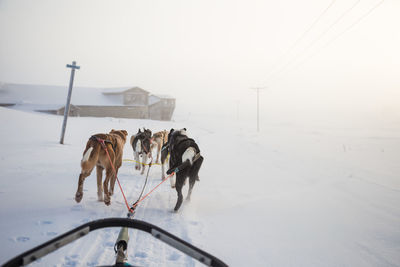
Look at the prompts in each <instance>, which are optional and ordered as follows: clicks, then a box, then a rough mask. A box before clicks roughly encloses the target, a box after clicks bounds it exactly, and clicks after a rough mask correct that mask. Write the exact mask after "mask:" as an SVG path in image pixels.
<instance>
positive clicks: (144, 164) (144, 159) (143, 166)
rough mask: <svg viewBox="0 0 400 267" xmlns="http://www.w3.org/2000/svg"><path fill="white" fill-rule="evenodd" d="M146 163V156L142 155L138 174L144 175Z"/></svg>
mask: <svg viewBox="0 0 400 267" xmlns="http://www.w3.org/2000/svg"><path fill="white" fill-rule="evenodd" d="M146 163H147V154H145V153H144V154H142V172H141V173H140V174H144V169H145V168H146Z"/></svg>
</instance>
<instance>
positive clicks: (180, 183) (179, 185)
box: [174, 173, 186, 212]
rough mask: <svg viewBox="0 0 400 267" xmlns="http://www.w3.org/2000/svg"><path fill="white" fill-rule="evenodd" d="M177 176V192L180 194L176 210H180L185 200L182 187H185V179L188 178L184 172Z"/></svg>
mask: <svg viewBox="0 0 400 267" xmlns="http://www.w3.org/2000/svg"><path fill="white" fill-rule="evenodd" d="M176 176H177V177H176V187H175V188H176V192H177V194H178V200H177V201H176V205H175V208H174V211H175V212H177V211H178V210H179V208H180V207H181V205H182V202H183V194H182V187H183V182H184V179H185V178H186V177H185V176H183V175H182V174H179V173H178V174H177V175H176Z"/></svg>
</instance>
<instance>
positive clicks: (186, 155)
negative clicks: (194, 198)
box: [161, 128, 204, 211]
mask: <svg viewBox="0 0 400 267" xmlns="http://www.w3.org/2000/svg"><path fill="white" fill-rule="evenodd" d="M168 152H169V153H170V158H169V167H170V168H169V170H168V171H167V174H171V173H173V172H175V175H176V183H175V188H176V192H177V193H178V200H177V202H176V205H175V208H174V210H175V211H178V209H179V208H180V206H181V205H182V201H183V195H182V187H183V185H184V184H185V181H186V178H189V191H188V195H187V199H188V200H190V196H191V195H192V190H193V186H194V184H195V182H196V180H199V170H200V167H201V164H202V163H203V160H204V158H203V156H201V155H200V149H199V147H198V146H197V144H196V142H195V141H194V140H193V139H191V138H189V137H188V136H187V134H186V128H183V129H181V130H174V129H171V131H170V132H169V134H168V143H167V144H166V145H164V149H163V151H162V152H161V161H163V160H165V159H166V155H167V154H168Z"/></svg>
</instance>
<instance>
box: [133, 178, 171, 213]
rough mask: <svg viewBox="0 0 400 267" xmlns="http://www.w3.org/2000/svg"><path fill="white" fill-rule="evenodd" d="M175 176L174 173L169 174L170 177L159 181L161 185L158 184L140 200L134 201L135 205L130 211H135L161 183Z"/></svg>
mask: <svg viewBox="0 0 400 267" xmlns="http://www.w3.org/2000/svg"><path fill="white" fill-rule="evenodd" d="M174 174H175V172H173V173H171V174H170V175H168V176H167V177H165V178H164V180H162V181H161V183H159V184H158V185H157V186H156V187H154V188H153V189H152V190H150V192H148V193H147V194H146V195H144V197H142V198H141V199H139V200H138V201H136V203H135V204H133V205H132V209H135V208H136V207H137V206H138V205H139V203H140V202H142V201H143V200H144V199H145V198H146V197H148V196H149V195H150V194H151V193H152V192H153V191H154V190H156V189H157V187H159V186H160V185H161V184H162V183H164V182H165V181H166V180H168V179H169V178H171V177H172V176H173V175H174Z"/></svg>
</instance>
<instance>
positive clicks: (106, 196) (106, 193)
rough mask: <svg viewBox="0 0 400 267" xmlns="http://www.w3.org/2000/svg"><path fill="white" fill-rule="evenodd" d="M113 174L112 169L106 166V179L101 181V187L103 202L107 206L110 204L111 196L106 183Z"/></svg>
mask: <svg viewBox="0 0 400 267" xmlns="http://www.w3.org/2000/svg"><path fill="white" fill-rule="evenodd" d="M113 175H114V171H113V169H112V168H107V169H106V179H105V180H104V183H103V189H104V204H106V205H107V206H108V205H110V204H111V197H110V192H109V191H108V185H109V182H110V180H111V178H112V176H113Z"/></svg>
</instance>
